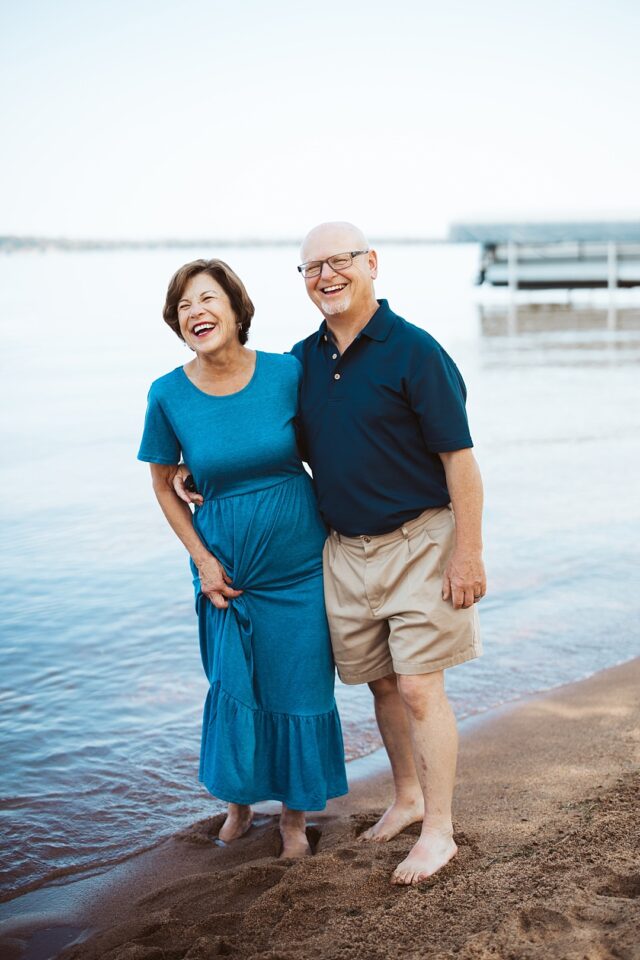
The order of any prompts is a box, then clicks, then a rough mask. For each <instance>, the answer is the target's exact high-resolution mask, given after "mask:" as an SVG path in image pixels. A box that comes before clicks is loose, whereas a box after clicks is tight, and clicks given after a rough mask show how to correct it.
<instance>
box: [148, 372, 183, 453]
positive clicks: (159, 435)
mask: <svg viewBox="0 0 640 960" xmlns="http://www.w3.org/2000/svg"><path fill="white" fill-rule="evenodd" d="M180 454H181V447H180V442H179V440H178V438H177V436H176V435H175V432H174V430H173V427H172V426H171V422H170V420H169V418H168V416H167V414H166V412H165V410H164V409H163V406H162V400H161V399H160V397H158V395H157V393H156V391H155V390H154V388H153V386H152V387H151V390H150V391H149V396H148V398H147V413H146V416H145V418H144V430H143V431H142V442H141V443H140V449H139V451H138V460H143V461H144V462H145V463H166V464H177V463H180Z"/></svg>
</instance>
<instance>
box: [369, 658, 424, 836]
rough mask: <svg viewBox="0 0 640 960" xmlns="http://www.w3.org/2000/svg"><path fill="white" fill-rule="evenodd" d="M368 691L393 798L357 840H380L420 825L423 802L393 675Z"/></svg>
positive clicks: (378, 682) (403, 711)
mask: <svg viewBox="0 0 640 960" xmlns="http://www.w3.org/2000/svg"><path fill="white" fill-rule="evenodd" d="M369 689H370V690H371V692H372V693H373V696H374V701H375V709H376V720H377V721H378V726H379V728H380V733H381V734H382V741H383V743H384V745H385V747H386V750H387V753H388V754H389V762H390V763H391V772H392V774H393V786H394V790H395V797H394V801H393V803H392V804H391V806H390V807H389V809H388V810H386V811H385V813H384V814H383V815H382V817H381V818H380V820H378V822H377V823H375V824H374V825H373V826H372V827H370V828H369V830H365V832H364V833H362V834H361V836H360V839H361V840H376V841H383V840H390V839H391V838H392V837H395V836H396V835H397V834H398V833H400V832H401V831H402V830H404V829H405V827H408V826H409V824H411V823H419V822H420V821H421V820H422V817H423V815H424V800H423V795H422V788H421V786H420V781H419V780H418V777H417V774H416V767H415V763H414V760H413V749H412V745H411V739H410V735H409V722H408V718H407V711H406V709H405V705H404V701H403V700H402V697H401V696H400V693H399V691H398V684H397V682H396V675H395V673H392V674H390V675H389V676H388V677H382V678H381V679H380V680H372V681H371V683H370V684H369Z"/></svg>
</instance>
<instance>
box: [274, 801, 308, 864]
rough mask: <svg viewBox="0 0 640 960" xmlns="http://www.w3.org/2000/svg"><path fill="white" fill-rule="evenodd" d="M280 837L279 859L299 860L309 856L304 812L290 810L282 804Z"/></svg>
mask: <svg viewBox="0 0 640 960" xmlns="http://www.w3.org/2000/svg"><path fill="white" fill-rule="evenodd" d="M280 836H281V837H282V852H281V854H280V859H282V860H284V859H299V858H300V857H308V856H310V855H311V847H310V846H309V841H308V840H307V834H306V817H305V812H304V810H290V809H289V807H287V806H285V805H284V803H283V804H282V813H281V814H280Z"/></svg>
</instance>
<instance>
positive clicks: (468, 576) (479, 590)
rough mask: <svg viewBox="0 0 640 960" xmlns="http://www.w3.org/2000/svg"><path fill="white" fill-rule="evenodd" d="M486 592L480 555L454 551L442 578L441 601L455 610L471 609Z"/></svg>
mask: <svg viewBox="0 0 640 960" xmlns="http://www.w3.org/2000/svg"><path fill="white" fill-rule="evenodd" d="M486 592H487V578H486V575H485V572H484V564H483V562H482V554H480V553H463V552H462V551H461V550H454V551H453V553H452V554H451V558H450V560H449V563H448V564H447V568H446V570H445V572H444V577H443V578H442V599H443V600H451V603H452V604H453V607H454V609H455V610H460V609H461V608H462V607H464V608H467V607H472V606H473V604H474V603H477V602H478V600H480V599H481V598H482V597H484V595H485V593H486Z"/></svg>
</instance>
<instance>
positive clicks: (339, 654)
mask: <svg viewBox="0 0 640 960" xmlns="http://www.w3.org/2000/svg"><path fill="white" fill-rule="evenodd" d="M454 532H455V524H454V519H453V513H452V511H451V508H450V507H437V508H435V509H433V510H425V512H424V513H421V514H420V516H419V517H416V518H415V520H410V521H409V522H408V523H406V524H405V525H404V526H403V527H400V528H399V529H398V530H393V531H392V532H391V533H385V534H382V535H381V536H377V537H366V536H361V537H344V536H342V535H341V534H339V533H336V531H335V530H332V531H331V533H330V534H329V537H328V538H327V542H326V543H325V546H324V553H323V564H324V591H325V602H326V606H327V617H328V619H329V628H330V630H331V641H332V645H333V655H334V657H335V661H336V665H337V667H338V673H339V675H340V679H341V680H342V682H343V683H367V682H369V681H371V680H378V679H379V678H380V677H385V676H387V675H388V674H390V673H393V672H395V673H399V674H403V675H412V674H420V673H433V672H435V671H436V670H443V669H445V668H446V667H452V666H454V664H457V663H463V662H464V661H465V660H472V659H473V658H474V657H478V656H480V654H481V652H482V646H481V643H480V630H479V624H478V611H477V606H476V605H475V604H474V606H473V607H469V608H468V609H466V610H454V608H453V606H452V604H451V601H450V600H447V601H444V600H443V599H442V575H443V573H444V568H445V566H446V563H447V560H448V558H449V554H450V553H451V550H452V548H453V541H454Z"/></svg>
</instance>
